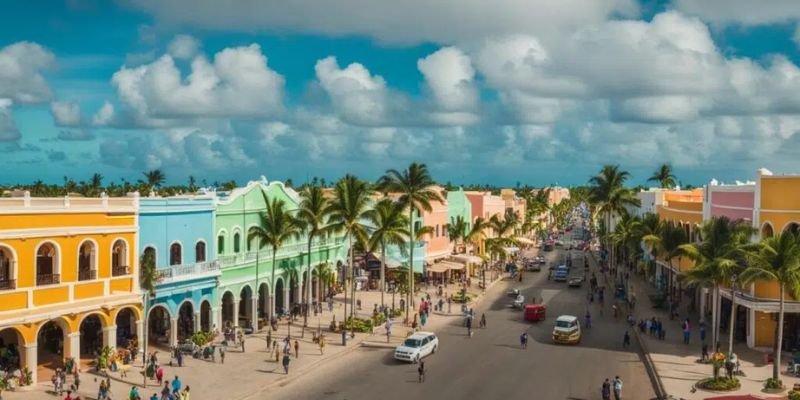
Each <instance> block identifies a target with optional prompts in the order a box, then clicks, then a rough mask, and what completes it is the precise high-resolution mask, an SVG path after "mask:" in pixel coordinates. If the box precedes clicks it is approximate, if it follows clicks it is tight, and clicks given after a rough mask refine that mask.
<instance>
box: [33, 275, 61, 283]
mask: <svg viewBox="0 0 800 400" xmlns="http://www.w3.org/2000/svg"><path fill="white" fill-rule="evenodd" d="M59 283H61V275H60V274H38V275H36V286H44V285H57V284H59Z"/></svg>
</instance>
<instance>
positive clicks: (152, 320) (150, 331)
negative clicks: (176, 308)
mask: <svg viewBox="0 0 800 400" xmlns="http://www.w3.org/2000/svg"><path fill="white" fill-rule="evenodd" d="M170 320H171V316H170V313H169V310H168V309H167V307H166V306H165V305H164V304H154V305H153V306H152V307H150V310H148V311H147V340H148V342H150V343H152V344H167V345H168V344H170V343H169V341H170V331H169V330H170V325H171V322H170Z"/></svg>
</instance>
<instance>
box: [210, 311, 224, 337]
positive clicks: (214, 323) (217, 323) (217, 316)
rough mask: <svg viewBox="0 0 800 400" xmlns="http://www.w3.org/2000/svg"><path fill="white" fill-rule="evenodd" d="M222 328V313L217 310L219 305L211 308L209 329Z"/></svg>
mask: <svg viewBox="0 0 800 400" xmlns="http://www.w3.org/2000/svg"><path fill="white" fill-rule="evenodd" d="M215 329H216V330H222V313H221V312H219V307H216V308H212V309H211V331H212V332H213V331H214V330H215Z"/></svg>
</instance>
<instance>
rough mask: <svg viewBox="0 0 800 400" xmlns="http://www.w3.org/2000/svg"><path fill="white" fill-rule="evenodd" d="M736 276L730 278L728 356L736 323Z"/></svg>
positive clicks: (731, 350) (731, 348)
mask: <svg viewBox="0 0 800 400" xmlns="http://www.w3.org/2000/svg"><path fill="white" fill-rule="evenodd" d="M737 278H738V277H737V276H736V274H733V276H731V323H730V326H729V328H728V329H729V332H728V335H729V336H728V356H729V357H730V355H731V354H733V330H734V326H735V323H736V283H737V282H736V279H737Z"/></svg>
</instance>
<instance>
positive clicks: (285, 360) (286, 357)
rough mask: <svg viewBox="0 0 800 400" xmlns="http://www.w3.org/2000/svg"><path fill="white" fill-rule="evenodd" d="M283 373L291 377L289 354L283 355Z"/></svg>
mask: <svg viewBox="0 0 800 400" xmlns="http://www.w3.org/2000/svg"><path fill="white" fill-rule="evenodd" d="M283 371H284V372H285V373H286V375H289V354H284V355H283Z"/></svg>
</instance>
